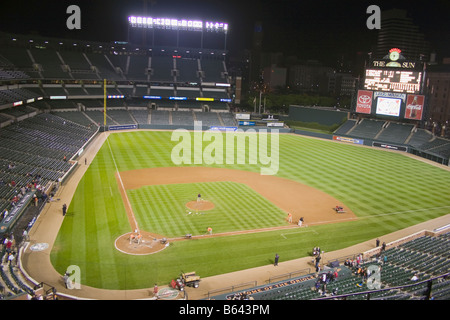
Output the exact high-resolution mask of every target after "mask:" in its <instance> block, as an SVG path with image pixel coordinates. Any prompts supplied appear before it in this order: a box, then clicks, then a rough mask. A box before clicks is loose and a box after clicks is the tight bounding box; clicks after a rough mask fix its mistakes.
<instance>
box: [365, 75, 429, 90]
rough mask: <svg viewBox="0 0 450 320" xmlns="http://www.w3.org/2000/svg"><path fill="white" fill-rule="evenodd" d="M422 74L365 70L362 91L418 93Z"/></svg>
mask: <svg viewBox="0 0 450 320" xmlns="http://www.w3.org/2000/svg"><path fill="white" fill-rule="evenodd" d="M421 82H422V72H420V71H410V70H408V71H407V70H398V69H397V70H385V69H366V77H365V81H364V89H367V90H373V91H385V92H402V93H419V92H420V85H421Z"/></svg>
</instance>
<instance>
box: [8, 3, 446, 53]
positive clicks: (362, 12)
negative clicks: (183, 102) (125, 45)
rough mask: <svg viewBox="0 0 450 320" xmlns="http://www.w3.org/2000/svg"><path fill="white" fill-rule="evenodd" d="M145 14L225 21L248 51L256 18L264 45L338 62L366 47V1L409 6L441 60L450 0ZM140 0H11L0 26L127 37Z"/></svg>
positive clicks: (369, 35) (233, 42)
mask: <svg viewBox="0 0 450 320" xmlns="http://www.w3.org/2000/svg"><path fill="white" fill-rule="evenodd" d="M147 3H148V5H147V15H149V16H167V17H173V18H180V19H181V18H187V19H200V20H217V21H220V22H222V21H224V22H228V23H229V25H230V31H229V34H228V49H229V50H231V51H233V50H235V51H239V50H241V49H244V48H247V49H250V48H251V44H252V36H253V30H254V27H255V23H256V22H261V25H262V28H263V32H264V41H263V50H264V51H270V52H282V53H284V54H285V55H296V56H298V57H299V58H302V59H317V60H327V59H328V60H335V59H336V57H339V56H341V55H346V56H350V57H351V56H352V55H354V54H355V53H356V52H368V51H370V46H371V45H373V44H374V42H376V35H377V31H376V30H368V29H367V27H366V20H367V18H368V17H369V14H367V13H366V9H367V7H368V6H369V5H372V4H375V5H378V6H379V7H380V8H381V10H386V9H391V8H398V9H406V10H407V11H408V13H409V15H410V16H411V17H412V18H413V21H414V23H415V24H416V25H418V26H419V28H420V30H421V31H422V32H423V33H424V34H425V37H426V40H428V41H430V42H431V44H432V49H433V50H435V51H436V52H437V54H438V57H441V58H442V57H445V56H447V57H450V22H449V19H448V14H449V12H450V1H448V0H445V1H444V0H428V1H422V2H419V1H395V0H391V1H376V0H375V1H366V0H353V1H350V0H340V1H337V0H310V1H301V0H295V1H294V0H279V1H273V0H272V1H268V0H239V1H238V0H221V1H218V0H209V1H198V0H194V1H189V0H183V1H180V0H164V1H163V0H153V1H150V0H148V1H147ZM71 4H76V5H78V6H79V7H80V8H81V30H68V29H67V28H66V20H67V18H68V16H69V15H68V14H67V13H66V8H67V7H68V6H69V5H71ZM143 8H144V6H143V0H128V1H126V0H70V1H68V0H39V1H30V0H13V1H1V4H0V30H1V31H4V32H10V33H16V34H40V35H43V36H54V37H65V38H72V39H85V40H95V41H113V40H126V39H127V17H128V16H129V15H132V14H134V15H144V11H143Z"/></svg>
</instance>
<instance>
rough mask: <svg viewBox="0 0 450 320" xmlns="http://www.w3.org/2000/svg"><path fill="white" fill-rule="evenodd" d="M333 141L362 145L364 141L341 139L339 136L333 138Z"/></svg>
mask: <svg viewBox="0 0 450 320" xmlns="http://www.w3.org/2000/svg"><path fill="white" fill-rule="evenodd" d="M333 140H335V141H340V142H348V143H354V144H364V140H362V139H355V138H348V137H341V136H333Z"/></svg>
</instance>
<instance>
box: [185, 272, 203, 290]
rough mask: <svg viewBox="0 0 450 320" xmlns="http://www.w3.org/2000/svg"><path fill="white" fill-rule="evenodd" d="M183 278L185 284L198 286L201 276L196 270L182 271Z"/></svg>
mask: <svg viewBox="0 0 450 320" xmlns="http://www.w3.org/2000/svg"><path fill="white" fill-rule="evenodd" d="M181 280H182V281H183V283H184V285H186V286H191V287H194V288H198V286H199V284H200V276H198V275H196V274H195V271H193V272H187V273H184V272H182V273H181Z"/></svg>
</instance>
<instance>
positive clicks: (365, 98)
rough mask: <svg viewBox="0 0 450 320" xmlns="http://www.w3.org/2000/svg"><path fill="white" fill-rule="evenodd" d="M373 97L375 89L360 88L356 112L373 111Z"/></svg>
mask: <svg viewBox="0 0 450 320" xmlns="http://www.w3.org/2000/svg"><path fill="white" fill-rule="evenodd" d="M372 97H373V91H368V90H358V100H357V102H356V112H358V113H366V114H370V113H371V111H372Z"/></svg>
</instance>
